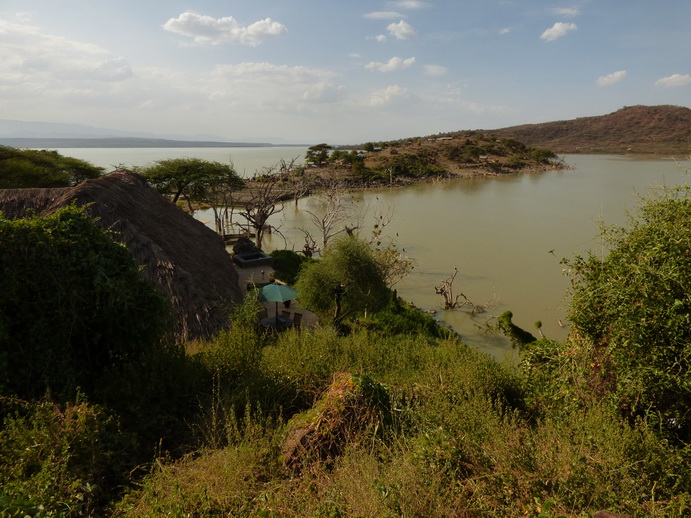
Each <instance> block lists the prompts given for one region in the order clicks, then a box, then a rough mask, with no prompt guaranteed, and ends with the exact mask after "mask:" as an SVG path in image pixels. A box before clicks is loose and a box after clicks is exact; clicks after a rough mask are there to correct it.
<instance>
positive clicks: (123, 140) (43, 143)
mask: <svg viewBox="0 0 691 518" xmlns="http://www.w3.org/2000/svg"><path fill="white" fill-rule="evenodd" d="M269 142H272V143H269ZM0 145H4V146H12V147H19V148H24V147H31V148H83V147H239V146H242V147H246V146H271V145H286V144H285V142H284V141H283V139H273V140H271V139H260V138H247V139H243V141H242V142H234V141H228V140H226V139H223V138H222V137H219V136H217V135H179V134H166V135H157V134H154V133H146V132H136V131H121V130H114V129H110V128H98V127H95V126H87V125H84V124H65V123H55V122H26V121H16V120H7V119H0Z"/></svg>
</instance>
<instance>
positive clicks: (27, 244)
mask: <svg viewBox="0 0 691 518" xmlns="http://www.w3.org/2000/svg"><path fill="white" fill-rule="evenodd" d="M0 249H2V254H1V255H0V271H2V275H1V276H0V393H4V394H9V395H14V396H18V397H22V398H27V397H28V398H31V397H37V396H38V397H40V396H42V395H43V394H44V392H45V391H46V390H50V391H52V392H53V394H55V395H56V396H58V397H61V396H66V395H70V397H71V395H73V394H74V393H75V390H76V389H77V387H82V388H84V389H90V388H92V387H93V385H94V383H93V382H94V380H97V379H98V378H99V377H100V376H103V375H104V374H106V372H107V371H108V370H109V369H113V368H118V367H119V366H121V365H123V364H125V363H127V362H131V361H134V360H136V359H137V358H139V357H140V356H141V354H142V351H143V350H145V349H147V348H148V347H150V346H151V344H152V343H156V342H157V340H158V338H159V337H160V336H161V334H162V332H163V326H164V324H165V323H166V322H167V321H166V310H167V301H166V300H165V299H164V298H163V296H162V295H160V294H158V293H157V292H156V291H155V290H154V289H153V288H152V287H151V285H150V284H149V283H147V282H146V281H144V279H143V278H142V277H141V276H140V273H139V269H138V267H137V265H136V264H135V262H134V259H133V258H132V255H131V254H130V252H129V251H128V250H127V248H125V247H124V246H123V245H121V244H118V243H116V242H115V241H113V239H112V238H111V237H110V236H109V235H108V233H107V232H106V231H104V230H103V229H101V228H100V227H98V226H97V225H96V224H95V223H94V222H93V221H92V220H91V219H90V218H89V217H88V216H87V215H86V214H85V213H84V211H83V209H79V208H75V207H66V208H63V209H60V210H59V211H57V212H56V213H55V214H53V215H51V216H49V217H47V218H41V217H38V216H34V217H31V218H28V219H20V220H7V219H5V218H3V217H2V215H0Z"/></svg>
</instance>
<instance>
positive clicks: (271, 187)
mask: <svg viewBox="0 0 691 518" xmlns="http://www.w3.org/2000/svg"><path fill="white" fill-rule="evenodd" d="M294 162H295V159H293V161H291V162H289V163H286V162H285V161H284V160H281V161H280V162H279V164H278V166H276V167H268V168H264V170H263V171H262V173H261V174H257V175H255V176H254V177H253V178H252V179H251V180H250V181H249V182H248V184H247V192H248V193H249V196H250V198H249V200H247V201H246V202H245V203H244V208H243V209H242V210H241V211H240V215H242V216H243V217H244V218H245V219H246V220H247V222H248V223H249V225H250V227H251V228H253V229H254V231H255V232H256V236H257V237H256V242H257V248H259V249H261V247H262V240H263V237H264V232H266V230H267V229H269V225H268V224H267V221H268V219H269V218H270V217H271V216H273V215H274V214H278V213H279V212H281V211H282V210H283V201H282V200H283V199H284V197H285V195H286V193H285V190H284V189H283V188H282V183H283V181H284V180H285V179H287V178H288V177H289V173H290V171H291V170H292V168H293V166H294Z"/></svg>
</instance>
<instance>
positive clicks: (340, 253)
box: [295, 235, 391, 324]
mask: <svg viewBox="0 0 691 518" xmlns="http://www.w3.org/2000/svg"><path fill="white" fill-rule="evenodd" d="M385 279H386V272H384V270H383V268H382V266H381V263H379V262H378V261H377V259H376V257H375V254H374V252H373V251H372V249H371V248H370V247H369V245H368V244H367V243H365V242H364V241H362V240H359V239H358V238H356V237H353V236H347V235H346V236H340V237H339V238H338V239H337V240H336V241H335V242H334V243H333V244H332V245H331V246H329V248H328V249H327V250H326V251H325V253H324V255H323V257H322V258H321V259H320V260H318V261H314V262H311V263H309V264H306V265H305V266H304V268H303V270H302V271H301V272H300V275H299V276H298V279H297V283H296V285H295V288H296V289H297V291H298V293H300V301H301V302H302V304H304V306H305V307H306V308H307V309H309V310H310V311H312V312H313V313H315V314H317V315H319V317H320V318H322V319H325V320H329V321H333V322H334V323H336V324H340V322H341V320H343V319H344V318H352V317H355V316H358V315H362V314H363V313H366V312H367V311H370V312H376V311H378V310H380V309H382V308H383V307H384V306H385V305H386V303H387V302H388V300H389V299H390V297H391V293H390V291H389V289H388V288H387V286H386V282H385Z"/></svg>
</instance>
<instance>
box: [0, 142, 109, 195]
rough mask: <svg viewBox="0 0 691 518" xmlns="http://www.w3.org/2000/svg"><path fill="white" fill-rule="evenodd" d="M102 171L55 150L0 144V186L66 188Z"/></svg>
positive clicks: (0, 187) (11, 187) (97, 175)
mask: <svg viewBox="0 0 691 518" xmlns="http://www.w3.org/2000/svg"><path fill="white" fill-rule="evenodd" d="M102 174H103V168H102V167H96V166H94V165H92V164H90V163H88V162H86V161H85V160H80V159H78V158H72V157H66V156H62V155H61V154H60V153H58V152H57V151H49V150H47V149H15V148H12V147H7V146H0V189H26V188H31V187H70V186H73V185H77V184H78V183H80V182H82V181H84V180H87V179H89V178H97V177H99V176H101V175H102Z"/></svg>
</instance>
